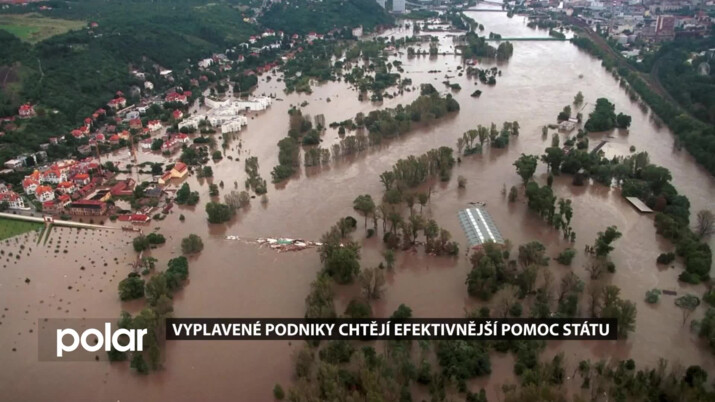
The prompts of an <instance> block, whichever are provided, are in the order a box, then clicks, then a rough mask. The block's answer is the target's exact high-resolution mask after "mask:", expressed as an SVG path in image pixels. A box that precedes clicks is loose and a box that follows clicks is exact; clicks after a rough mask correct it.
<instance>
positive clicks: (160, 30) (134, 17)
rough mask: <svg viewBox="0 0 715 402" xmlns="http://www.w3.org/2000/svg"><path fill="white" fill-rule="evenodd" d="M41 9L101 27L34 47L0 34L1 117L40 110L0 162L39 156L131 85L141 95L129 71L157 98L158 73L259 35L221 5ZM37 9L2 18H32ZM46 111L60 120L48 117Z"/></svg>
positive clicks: (188, 0) (11, 139) (8, 141)
mask: <svg viewBox="0 0 715 402" xmlns="http://www.w3.org/2000/svg"><path fill="white" fill-rule="evenodd" d="M43 4H45V5H48V6H51V7H53V10H51V11H50V12H46V13H45V14H47V15H48V16H51V17H53V18H63V19H75V20H83V21H86V22H87V23H88V24H89V23H90V22H96V23H98V26H97V27H94V28H92V29H89V28H87V29H84V30H79V31H72V32H68V33H66V34H63V35H58V36H55V37H51V38H49V39H47V40H45V41H42V42H40V43H38V44H36V45H35V46H31V45H30V44H27V43H25V42H22V41H21V40H20V39H18V38H17V37H15V36H13V35H11V34H9V33H7V32H5V31H3V30H0V42H1V43H2V44H3V46H1V47H0V72H4V75H5V74H7V77H9V80H6V81H4V84H5V85H3V86H2V87H0V89H2V90H0V116H11V115H14V114H16V113H17V107H18V106H19V105H20V104H22V103H24V102H32V103H37V104H39V105H40V107H39V108H38V109H37V112H38V117H37V118H36V119H33V120H32V121H28V122H23V123H22V124H20V125H19V127H18V129H17V130H15V131H14V132H12V133H7V135H5V136H4V137H2V139H0V141H1V142H2V145H3V146H2V147H1V149H0V161H4V160H6V159H8V158H11V157H13V156H14V155H16V154H18V153H20V152H25V151H31V150H36V149H37V147H38V145H39V144H41V143H43V142H47V138H48V137H52V136H63V135H65V134H67V133H68V132H69V130H71V129H72V128H75V127H76V126H77V125H78V124H79V123H80V122H81V121H82V120H83V119H84V118H85V117H87V116H90V115H91V114H92V112H94V111H95V110H96V109H97V108H99V107H101V106H102V105H104V104H105V103H106V102H107V101H108V100H109V99H111V98H112V97H113V96H114V95H115V93H116V91H118V90H122V91H126V90H127V89H128V88H129V86H131V85H134V84H136V85H139V86H140V87H141V81H140V80H138V79H137V78H134V77H133V76H132V75H131V74H130V68H137V69H139V70H140V71H144V72H145V73H146V74H147V79H148V80H149V81H152V82H153V83H154V84H155V88H156V89H157V90H159V89H161V88H164V87H166V86H167V85H170V84H171V83H170V82H168V81H163V80H161V79H160V78H159V75H158V71H157V69H158V68H160V67H166V68H172V69H174V70H175V71H176V70H179V71H181V70H180V68H181V67H183V66H187V65H188V63H189V61H190V60H196V59H197V58H199V57H205V56H207V55H208V54H211V53H212V52H224V51H225V50H226V49H227V48H230V47H233V46H236V45H237V44H238V43H240V42H241V41H244V40H246V39H247V38H248V36H250V35H251V34H253V33H256V32H257V30H258V29H259V28H258V27H256V26H252V25H250V24H248V23H245V22H243V16H244V14H243V13H242V12H241V11H240V10H239V9H237V8H235V7H234V6H232V5H230V4H225V3H216V4H213V5H210V6H209V5H205V4H204V3H200V2H198V1H195V0H180V1H172V2H148V1H112V2H109V1H100V2H96V1H92V2H90V1H78V2H69V3H66V2H61V3H60V2H49V3H43ZM36 7H37V6H35V5H30V6H28V7H27V8H22V9H18V8H11V9H9V10H4V12H28V11H37V8H36ZM88 26H89V25H88ZM177 78H179V77H177ZM187 82H188V81H187ZM177 83H178V84H181V81H179V82H177ZM130 101H131V99H130ZM49 110H57V111H58V113H48V111H49Z"/></svg>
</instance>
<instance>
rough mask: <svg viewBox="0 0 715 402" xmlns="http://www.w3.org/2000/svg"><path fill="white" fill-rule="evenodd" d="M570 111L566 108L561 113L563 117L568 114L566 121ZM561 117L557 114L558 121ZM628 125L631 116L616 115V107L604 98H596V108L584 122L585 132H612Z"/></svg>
mask: <svg viewBox="0 0 715 402" xmlns="http://www.w3.org/2000/svg"><path fill="white" fill-rule="evenodd" d="M567 108H568V109H567ZM570 110H571V109H570V107H569V106H566V108H564V111H563V112H562V113H563V114H564V115H567V114H568V116H566V119H568V118H569V117H570ZM567 111H568V113H567ZM561 117H562V114H559V119H561ZM566 119H563V120H566ZM630 125H631V116H629V115H627V114H623V113H618V115H616V106H615V105H614V104H613V103H611V102H610V101H609V100H608V99H606V98H598V99H597V100H596V108H595V109H594V110H593V112H591V114H589V115H588V120H586V124H585V125H584V128H585V129H586V131H590V132H597V131H608V130H612V129H613V128H615V127H618V128H628V127H630Z"/></svg>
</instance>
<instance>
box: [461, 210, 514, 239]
mask: <svg viewBox="0 0 715 402" xmlns="http://www.w3.org/2000/svg"><path fill="white" fill-rule="evenodd" d="M457 216H459V223H461V224H462V229H464V233H465V234H466V235H467V240H468V241H469V247H474V246H478V245H480V244H483V243H486V242H488V241H492V242H494V243H499V244H504V239H503V238H502V236H501V233H499V229H497V227H496V225H495V224H494V221H493V220H492V217H491V216H490V215H489V213H488V212H487V210H486V209H484V208H482V207H474V208H467V209H463V210H461V211H459V213H458V214H457Z"/></svg>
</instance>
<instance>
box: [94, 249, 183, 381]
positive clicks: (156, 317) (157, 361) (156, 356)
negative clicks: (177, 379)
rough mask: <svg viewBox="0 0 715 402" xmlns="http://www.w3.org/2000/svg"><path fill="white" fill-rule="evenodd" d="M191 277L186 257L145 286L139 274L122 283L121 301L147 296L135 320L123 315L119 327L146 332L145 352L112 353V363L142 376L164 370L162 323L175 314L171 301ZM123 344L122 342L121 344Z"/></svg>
mask: <svg viewBox="0 0 715 402" xmlns="http://www.w3.org/2000/svg"><path fill="white" fill-rule="evenodd" d="M188 277H189V262H188V260H187V259H186V257H183V256H182V257H177V258H172V259H171V260H169V263H168V267H167V269H166V270H165V271H162V272H159V273H157V274H155V275H153V276H151V278H149V280H148V281H147V282H146V284H145V283H144V280H143V279H141V278H140V277H139V274H136V273H131V274H129V276H128V277H127V278H126V279H124V280H122V281H121V282H120V283H119V295H120V298H121V299H122V300H129V299H135V298H141V297H145V296H146V302H147V304H148V305H147V307H145V308H144V309H142V311H141V312H140V313H139V314H137V315H136V316H134V317H132V316H131V315H130V314H129V313H127V312H126V311H123V312H122V314H121V316H120V319H119V322H118V327H119V328H124V329H146V330H147V335H146V336H144V338H143V342H144V350H143V351H136V352H120V351H118V350H116V349H114V348H113V349H112V350H110V351H109V352H107V354H108V356H109V360H110V361H125V360H129V361H130V362H131V363H130V366H131V368H133V369H135V370H136V371H137V372H139V373H141V374H147V373H148V372H149V371H150V370H158V369H160V368H161V349H160V346H159V345H160V341H161V340H162V339H163V338H164V326H163V319H164V318H168V317H170V316H171V313H172V312H173V311H174V308H173V302H172V297H173V294H174V292H176V291H178V290H179V289H181V287H182V286H183V283H184V281H186V279H188ZM122 341H123V340H121V339H120V342H122Z"/></svg>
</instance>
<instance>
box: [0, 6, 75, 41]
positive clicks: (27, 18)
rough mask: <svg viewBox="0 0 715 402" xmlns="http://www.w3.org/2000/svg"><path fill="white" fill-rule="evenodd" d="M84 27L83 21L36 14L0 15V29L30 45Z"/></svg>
mask: <svg viewBox="0 0 715 402" xmlns="http://www.w3.org/2000/svg"><path fill="white" fill-rule="evenodd" d="M85 25H86V23H85V22H84V21H72V20H62V19H58V18H48V17H43V16H42V15H40V14H37V13H30V14H4V15H0V29H3V30H5V31H8V32H10V33H11V34H13V35H15V36H17V37H18V38H20V39H22V40H24V41H27V42H30V43H37V42H40V41H43V40H45V39H47V38H49V37H52V36H55V35H59V34H63V33H65V32H67V31H70V30H73V29H81V28H82V27H84V26H85Z"/></svg>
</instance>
